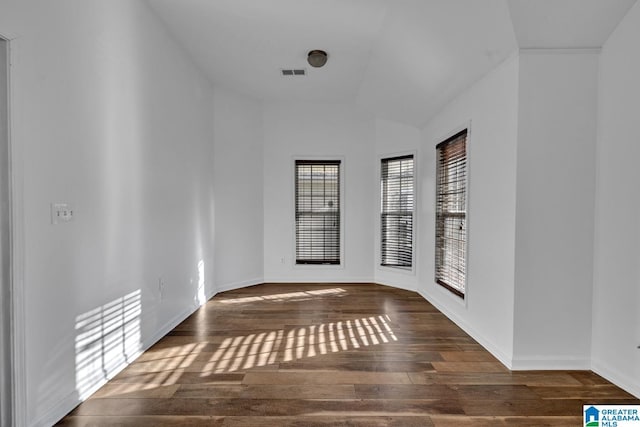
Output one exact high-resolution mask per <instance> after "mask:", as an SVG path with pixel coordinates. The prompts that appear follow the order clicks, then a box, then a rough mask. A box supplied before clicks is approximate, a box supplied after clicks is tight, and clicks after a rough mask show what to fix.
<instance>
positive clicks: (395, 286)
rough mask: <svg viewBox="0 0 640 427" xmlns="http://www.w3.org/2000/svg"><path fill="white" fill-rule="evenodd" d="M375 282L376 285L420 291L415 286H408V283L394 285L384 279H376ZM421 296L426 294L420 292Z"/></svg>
mask: <svg viewBox="0 0 640 427" xmlns="http://www.w3.org/2000/svg"><path fill="white" fill-rule="evenodd" d="M373 283H375V284H376V285H382V286H388V287H390V288H396V289H402V290H404V291H411V292H418V291H417V290H416V289H415V287H413V286H408V285H403V284H400V285H392V284H391V283H389V282H385V281H384V280H376V281H375V282H373ZM420 296H422V297H423V298H424V296H423V295H422V294H420Z"/></svg>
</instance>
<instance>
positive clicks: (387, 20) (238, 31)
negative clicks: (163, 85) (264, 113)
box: [148, 0, 636, 126]
mask: <svg viewBox="0 0 640 427" xmlns="http://www.w3.org/2000/svg"><path fill="white" fill-rule="evenodd" d="M635 1H636V0H180V1H177V0H148V2H149V4H150V5H151V7H152V8H153V9H154V10H155V11H156V12H157V13H158V15H159V16H160V17H161V19H162V20H164V21H165V22H166V23H167V25H168V27H169V29H170V30H171V31H172V32H173V34H174V35H175V37H176V39H177V40H178V42H179V43H181V44H182V45H183V46H184V47H185V48H186V49H187V50H188V52H189V53H190V54H191V56H192V57H193V59H194V61H195V62H196V63H197V64H198V65H199V66H200V67H201V68H202V70H203V71H204V72H205V73H207V75H208V76H209V77H210V79H211V80H212V81H213V82H214V83H217V84H219V85H222V86H225V87H230V88H233V89H235V90H238V91H240V92H243V93H245V94H247V95H250V96H252V97H255V98H258V99H262V100H265V101H305V102H337V103H344V102H353V103H357V104H358V105H359V106H361V107H363V108H365V109H367V110H369V111H371V112H372V113H373V114H375V115H377V116H379V117H384V118H389V119H392V120H397V121H400V122H404V123H409V124H413V125H416V126H420V125H422V124H424V123H425V122H426V121H427V120H428V119H429V118H430V117H431V116H432V115H433V114H434V113H435V112H437V111H438V110H439V109H441V108H442V107H443V105H444V104H445V103H447V102H448V101H450V100H451V99H452V98H453V97H454V96H456V95H457V94H458V93H460V92H461V91H462V90H464V89H465V88H466V87H468V86H469V85H471V84H472V83H473V82H475V81H476V80H478V79H479V78H480V77H482V76H483V75H484V74H486V73H487V72H488V71H489V70H491V69H493V68H494V67H495V66H497V65H498V64H499V63H500V62H502V61H504V60H505V58H507V57H508V56H509V55H511V54H512V53H513V52H514V51H515V50H516V49H517V48H518V47H522V48H579V47H598V46H601V45H602V44H603V43H604V41H605V40H606V38H607V37H608V36H609V34H610V33H611V31H613V29H614V28H615V26H616V25H617V24H618V22H619V21H620V19H621V18H622V17H623V16H624V14H626V12H627V11H628V10H629V8H630V7H631V6H632V5H633V3H635ZM312 49H323V50H325V51H327V52H328V54H329V59H328V61H327V65H326V66H324V67H323V68H319V69H314V68H312V67H310V66H309V65H307V63H306V54H307V52H308V51H309V50H312ZM282 68H306V69H307V72H308V75H307V76H305V77H288V78H285V77H282V76H281V74H280V69H282Z"/></svg>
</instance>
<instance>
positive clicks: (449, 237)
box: [435, 129, 467, 298]
mask: <svg viewBox="0 0 640 427" xmlns="http://www.w3.org/2000/svg"><path fill="white" fill-rule="evenodd" d="M436 151H437V177H436V179H437V182H436V251H435V252H436V268H435V270H436V278H435V279H436V282H437V283H439V284H440V285H442V286H444V287H445V288H447V289H449V290H450V291H451V292H453V293H454V294H456V295H458V296H460V297H463V298H464V294H465V286H466V270H467V211H466V198H467V130H466V129H465V130H464V131H462V132H460V133H458V134H456V135H454V136H452V137H451V138H449V139H447V140H446V141H443V142H441V143H440V144H438V145H437V146H436Z"/></svg>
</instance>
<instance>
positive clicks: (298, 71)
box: [280, 68, 307, 77]
mask: <svg viewBox="0 0 640 427" xmlns="http://www.w3.org/2000/svg"><path fill="white" fill-rule="evenodd" d="M280 71H282V76H283V77H289V76H306V75H307V70H305V69H304V68H283V69H282V70H280Z"/></svg>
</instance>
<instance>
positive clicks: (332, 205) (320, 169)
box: [295, 160, 340, 264]
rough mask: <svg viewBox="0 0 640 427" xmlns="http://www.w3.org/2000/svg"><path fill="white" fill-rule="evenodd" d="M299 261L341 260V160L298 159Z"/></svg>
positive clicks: (311, 262) (297, 216)
mask: <svg viewBox="0 0 640 427" xmlns="http://www.w3.org/2000/svg"><path fill="white" fill-rule="evenodd" d="M295 187H296V189H295V192H296V200H295V204H296V264H340V160H324V161H316V160H296V170H295Z"/></svg>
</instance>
